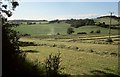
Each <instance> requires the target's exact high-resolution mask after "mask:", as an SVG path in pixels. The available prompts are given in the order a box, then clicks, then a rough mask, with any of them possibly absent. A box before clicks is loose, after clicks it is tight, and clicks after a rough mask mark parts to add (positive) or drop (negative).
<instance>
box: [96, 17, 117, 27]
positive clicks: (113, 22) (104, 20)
mask: <svg viewBox="0 0 120 77" xmlns="http://www.w3.org/2000/svg"><path fill="white" fill-rule="evenodd" d="M111 21H112V22H111V24H113V25H114V24H118V20H116V19H114V18H112V20H111ZM95 22H101V23H103V22H105V23H106V24H110V18H109V17H106V18H98V19H95Z"/></svg>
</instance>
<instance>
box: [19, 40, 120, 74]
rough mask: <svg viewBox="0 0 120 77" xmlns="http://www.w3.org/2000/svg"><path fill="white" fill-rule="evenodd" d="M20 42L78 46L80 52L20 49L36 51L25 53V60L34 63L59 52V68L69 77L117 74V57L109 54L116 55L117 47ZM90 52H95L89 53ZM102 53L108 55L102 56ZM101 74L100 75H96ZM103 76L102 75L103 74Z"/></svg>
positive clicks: (45, 47) (38, 47) (50, 48)
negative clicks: (72, 76) (96, 72)
mask: <svg viewBox="0 0 120 77" xmlns="http://www.w3.org/2000/svg"><path fill="white" fill-rule="evenodd" d="M20 41H29V42H35V43H37V44H39V43H44V44H51V45H52V44H56V45H66V46H78V47H79V48H80V51H77V50H74V49H67V48H58V47H49V46H27V47H21V48H20V49H21V50H33V51H38V52H34V53H29V52H28V53H27V59H28V60H31V61H35V60H36V59H37V60H39V61H41V62H43V63H44V61H45V59H46V58H47V57H48V56H49V55H50V54H51V53H52V54H56V53H57V52H58V51H60V52H61V60H62V62H61V67H63V68H64V70H62V71H63V72H64V73H66V74H70V75H93V73H92V71H95V70H98V71H102V72H105V73H108V74H117V68H118V67H117V66H118V65H117V63H118V58H117V56H111V55H110V53H113V52H114V53H117V51H118V47H117V45H107V44H88V43H86V44H85V43H77V42H75V43H73V42H59V41H47V40H44V39H42V40H40V39H38V38H21V39H20ZM91 50H93V51H95V53H94V52H92V53H91V52H90V51H91ZM104 51H106V52H108V54H106V55H104ZM98 74H100V75H101V74H102V73H98ZM103 75H104V74H103Z"/></svg>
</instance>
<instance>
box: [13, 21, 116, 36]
mask: <svg viewBox="0 0 120 77" xmlns="http://www.w3.org/2000/svg"><path fill="white" fill-rule="evenodd" d="M68 27H70V25H69V24H67V23H59V24H58V23H53V24H35V25H20V26H18V27H16V28H14V29H15V30H17V31H19V32H20V33H22V34H25V33H27V34H31V35H32V36H40V35H56V34H57V33H60V34H61V35H66V34H67V29H68ZM97 30H101V34H108V29H107V28H102V27H98V26H92V25H91V26H90V25H89V26H83V27H79V28H74V31H75V33H73V34H77V33H78V32H86V33H87V34H90V32H91V31H94V34H95V32H96V31H97ZM111 34H118V30H115V29H112V30H111Z"/></svg>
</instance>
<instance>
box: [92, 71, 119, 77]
mask: <svg viewBox="0 0 120 77" xmlns="http://www.w3.org/2000/svg"><path fill="white" fill-rule="evenodd" d="M90 72H91V73H92V74H93V76H92V77H120V76H119V75H117V74H113V73H107V72H104V71H101V70H93V71H90Z"/></svg>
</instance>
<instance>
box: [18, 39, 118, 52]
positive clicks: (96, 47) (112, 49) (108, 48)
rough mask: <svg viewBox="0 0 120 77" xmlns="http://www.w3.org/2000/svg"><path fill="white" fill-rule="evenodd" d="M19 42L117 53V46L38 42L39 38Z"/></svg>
mask: <svg viewBox="0 0 120 77" xmlns="http://www.w3.org/2000/svg"><path fill="white" fill-rule="evenodd" d="M20 41H29V42H35V43H43V44H56V45H66V46H77V47H79V48H80V49H82V50H86V51H89V50H91V49H93V50H95V51H100V52H104V51H108V52H109V53H111V52H117V51H118V45H110V44H109V45H107V44H90V43H79V42H61V41H55V40H54V41H47V40H45V39H43V40H40V39H39V38H21V39H20Z"/></svg>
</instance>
